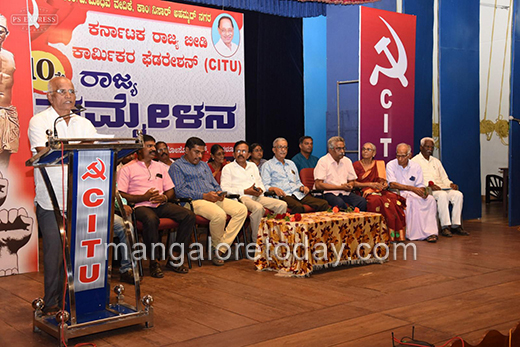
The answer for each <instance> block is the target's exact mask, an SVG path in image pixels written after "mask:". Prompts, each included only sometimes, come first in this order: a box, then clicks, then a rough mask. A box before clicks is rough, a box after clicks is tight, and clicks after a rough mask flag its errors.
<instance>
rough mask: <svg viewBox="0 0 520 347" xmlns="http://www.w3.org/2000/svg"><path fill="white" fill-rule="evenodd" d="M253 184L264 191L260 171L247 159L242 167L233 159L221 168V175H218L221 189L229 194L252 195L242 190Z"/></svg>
mask: <svg viewBox="0 0 520 347" xmlns="http://www.w3.org/2000/svg"><path fill="white" fill-rule="evenodd" d="M253 184H254V185H255V187H257V188H260V189H262V190H263V191H264V192H265V187H264V184H263V183H262V178H261V177H260V172H259V171H258V167H257V166H256V164H255V163H251V162H249V161H247V162H246V167H245V168H243V167H242V166H240V165H238V164H237V162H236V160H235V161H233V162H231V163H229V164H227V165H226V166H224V167H223V168H222V175H221V176H220V187H221V188H222V190H224V191H226V192H228V193H230V194H240V196H244V195H245V196H249V197H253V196H252V195H249V194H244V190H245V189H247V188H251V186H252V185H253Z"/></svg>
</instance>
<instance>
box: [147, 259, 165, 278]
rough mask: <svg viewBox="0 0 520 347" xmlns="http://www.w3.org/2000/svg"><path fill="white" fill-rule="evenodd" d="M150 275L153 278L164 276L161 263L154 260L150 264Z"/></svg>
mask: <svg viewBox="0 0 520 347" xmlns="http://www.w3.org/2000/svg"><path fill="white" fill-rule="evenodd" d="M150 276H152V277H155V278H163V277H164V274H163V272H162V270H161V265H160V264H159V263H158V262H157V261H154V262H152V263H151V264H150Z"/></svg>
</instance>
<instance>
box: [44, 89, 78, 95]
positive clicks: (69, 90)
mask: <svg viewBox="0 0 520 347" xmlns="http://www.w3.org/2000/svg"><path fill="white" fill-rule="evenodd" d="M66 92H68V93H69V94H76V91H75V90H74V89H58V90H55V91H52V90H50V91H49V93H58V94H60V95H63V94H65V93H66Z"/></svg>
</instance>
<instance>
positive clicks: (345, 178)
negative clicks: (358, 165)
mask: <svg viewBox="0 0 520 347" xmlns="http://www.w3.org/2000/svg"><path fill="white" fill-rule="evenodd" d="M327 147H328V153H327V154H326V155H324V156H323V157H321V158H320V160H319V161H318V164H317V165H316V168H315V169H314V178H315V180H316V183H315V185H316V188H318V189H323V190H324V193H325V195H324V196H325V199H326V200H327V201H328V202H329V204H330V205H331V206H338V207H339V208H343V209H346V208H347V207H348V206H352V207H357V208H359V209H360V210H361V211H366V210H367V201H366V200H365V198H363V197H362V196H359V195H356V194H354V193H351V191H352V189H354V187H355V186H356V183H357V182H356V179H357V175H356V170H354V166H352V161H351V160H350V159H349V158H347V157H345V140H344V139H343V138H342V137H341V136H333V137H331V138H330V139H329V140H328V141H327Z"/></svg>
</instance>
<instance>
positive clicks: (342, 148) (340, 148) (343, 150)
mask: <svg viewBox="0 0 520 347" xmlns="http://www.w3.org/2000/svg"><path fill="white" fill-rule="evenodd" d="M334 150H336V151H338V152H345V147H336V148H334Z"/></svg>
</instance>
